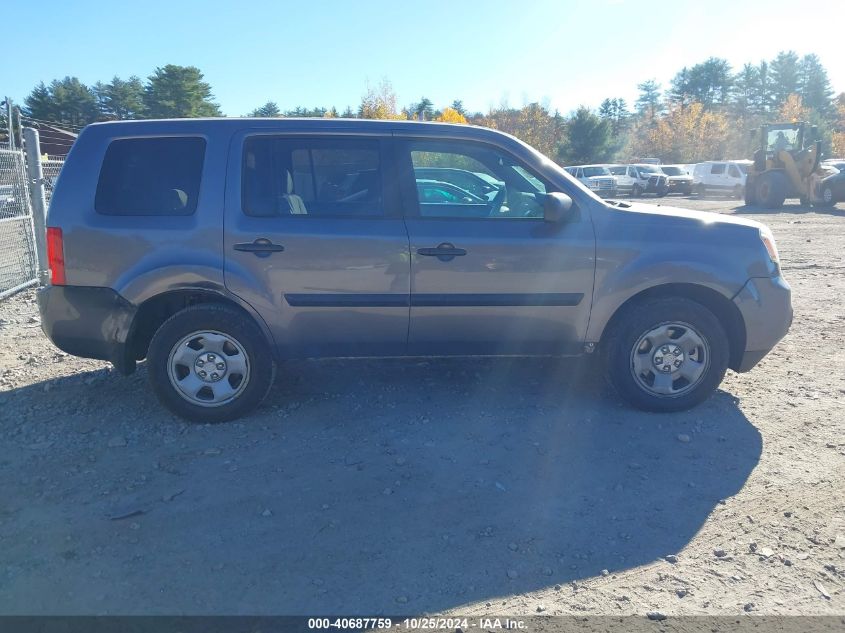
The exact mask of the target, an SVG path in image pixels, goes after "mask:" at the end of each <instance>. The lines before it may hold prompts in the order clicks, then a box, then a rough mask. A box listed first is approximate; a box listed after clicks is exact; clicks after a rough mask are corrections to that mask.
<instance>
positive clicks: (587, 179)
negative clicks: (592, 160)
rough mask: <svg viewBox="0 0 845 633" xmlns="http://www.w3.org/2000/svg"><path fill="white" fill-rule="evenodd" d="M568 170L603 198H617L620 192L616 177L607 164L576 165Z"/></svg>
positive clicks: (567, 168) (567, 169)
mask: <svg viewBox="0 0 845 633" xmlns="http://www.w3.org/2000/svg"><path fill="white" fill-rule="evenodd" d="M565 169H566V171H567V172H568V173H569V174H570V175H571V176H573V177H575V178H577V179H578V180H580V181H581V182H582V183H583V184H584V185H586V186H587V187H588V188H589V189H592V190H593V191H595V192H596V193H597V194H598V195H600V196H602V197H603V198H615V197H616V194H617V192H618V188H617V184H616V178H614V177H613V175H612V174H611V173H610V170H609V169H608V168H607V167H606V166H605V165H576V166H574V167H566V168H565Z"/></svg>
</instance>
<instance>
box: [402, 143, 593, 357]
mask: <svg viewBox="0 0 845 633" xmlns="http://www.w3.org/2000/svg"><path fill="white" fill-rule="evenodd" d="M397 152H398V153H397V157H398V158H399V161H400V165H401V170H400V171H401V173H402V174H403V176H402V178H403V182H402V194H403V206H404V208H405V213H406V217H405V224H406V226H407V228H408V235H409V239H410V246H411V312H410V327H409V332H408V353H409V354H411V355H435V354H436V355H467V354H540V355H551V354H569V353H574V352H578V351H580V350H581V346H582V344H583V340H584V335H585V331H586V325H587V319H588V317H589V310H590V299H591V296H592V289H593V271H594V266H595V238H594V234H593V228H592V224H591V222H590V219H589V217H588V215H587V213H582V212H580V211H576V212H575V213H574V214H573V218H572V219H571V220H569V221H566V222H561V223H550V222H546V221H545V220H544V219H543V198H544V195H545V193H546V192H547V191H550V190H551V189H552V187H551V185H550V184H549V182H548V181H546V180H545V179H544V178H543V177H542V176H539V175H537V174H535V173H532V172H531V171H530V170H529V169H528V168H526V167H525V166H524V165H523V164H522V163H521V162H520V161H519V160H518V159H516V158H514V157H513V156H511V155H510V154H509V153H507V152H505V151H504V150H500V149H498V148H495V147H493V146H491V145H488V144H484V143H476V142H471V141H430V140H415V139H407V140H403V139H397ZM426 167H440V168H449V169H441V170H440V172H439V173H440V174H442V175H440V176H438V178H441V179H442V180H439V181H438V180H433V179H432V178H426V179H424V180H425V182H424V183H422V182H421V179H420V178H418V177H415V173H417V172H418V171H420V170H422V168H426ZM460 170H463V171H466V172H471V173H473V174H476V175H477V176H480V177H482V178H484V179H485V180H487V181H489V182H498V183H500V184H499V185H498V190H497V191H496V192H494V193H493V195H488V197H487V198H488V199H487V200H486V201H484V200H479V199H478V197H477V196H457V198H454V197H453V198H451V199H449V200H448V201H446V200H438V199H437V197H436V196H434V195H432V194H431V193H430V192H431V190H432V188H437V187H438V186H439V187H440V188H442V189H443V190H444V191H451V192H452V193H454V188H455V187H457V185H456V184H455V183H453V182H449V180H450V177H451V176H452V175H454V174H455V173H457V172H459V171H460ZM428 173H431V172H428ZM454 180H455V182H457V179H454ZM438 183H440V184H439V185H438ZM423 190H425V191H427V192H428V193H427V195H425V196H423V195H422V193H421V192H422V191H423ZM444 198H445V196H444Z"/></svg>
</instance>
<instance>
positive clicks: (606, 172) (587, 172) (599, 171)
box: [584, 167, 610, 178]
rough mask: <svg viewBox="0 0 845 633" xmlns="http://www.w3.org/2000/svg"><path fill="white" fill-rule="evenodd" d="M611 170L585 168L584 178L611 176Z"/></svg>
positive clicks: (605, 168)
mask: <svg viewBox="0 0 845 633" xmlns="http://www.w3.org/2000/svg"><path fill="white" fill-rule="evenodd" d="M609 175H610V170H608V168H607V167H584V176H585V177H587V178H590V177H592V176H609Z"/></svg>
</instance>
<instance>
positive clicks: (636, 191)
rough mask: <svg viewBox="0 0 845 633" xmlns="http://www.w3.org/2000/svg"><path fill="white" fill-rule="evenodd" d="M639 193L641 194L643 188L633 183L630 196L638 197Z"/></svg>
mask: <svg viewBox="0 0 845 633" xmlns="http://www.w3.org/2000/svg"><path fill="white" fill-rule="evenodd" d="M641 195H643V188H642V187H640V186H639V185H634V186H633V188H632V189H631V197H632V198H639V197H640V196H641Z"/></svg>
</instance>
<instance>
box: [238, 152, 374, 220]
mask: <svg viewBox="0 0 845 633" xmlns="http://www.w3.org/2000/svg"><path fill="white" fill-rule="evenodd" d="M242 181H243V185H242V204H243V210H244V213H246V214H247V215H252V216H259V217H284V216H291V215H298V216H306V217H308V216H311V217H372V216H383V215H384V204H383V193H382V190H383V184H382V174H381V163H380V153H379V141H378V140H375V139H349V138H337V139H328V138H323V139H305V138H302V139H299V138H280V137H272V136H256V137H252V138H248V139H247V140H246V141H245V142H244V156H243V171H242Z"/></svg>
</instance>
